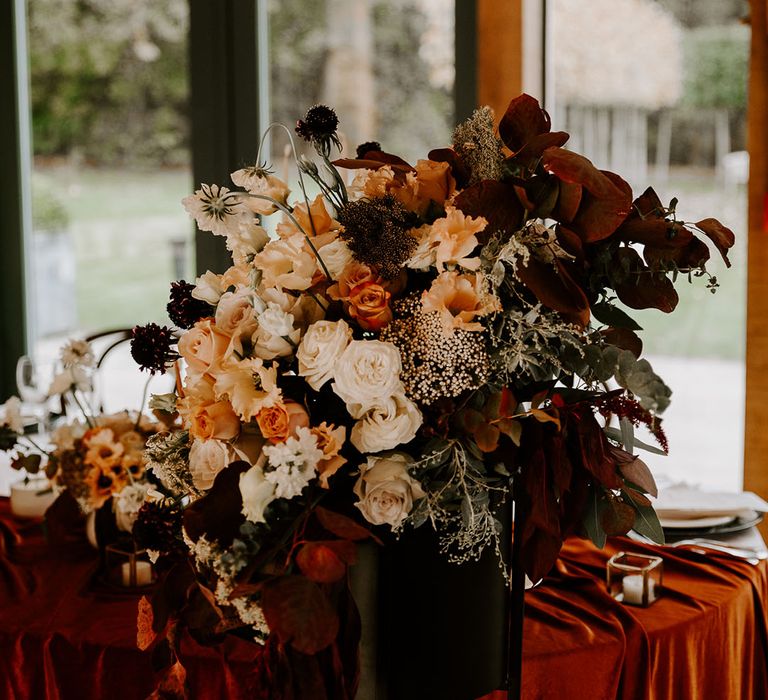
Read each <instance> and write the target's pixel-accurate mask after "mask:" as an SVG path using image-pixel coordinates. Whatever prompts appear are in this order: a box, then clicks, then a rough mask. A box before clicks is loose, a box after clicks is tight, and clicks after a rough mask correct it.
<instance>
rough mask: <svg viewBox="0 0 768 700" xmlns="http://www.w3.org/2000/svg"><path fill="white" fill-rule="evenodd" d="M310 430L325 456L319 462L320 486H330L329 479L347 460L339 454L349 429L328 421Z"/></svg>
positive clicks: (325, 487)
mask: <svg viewBox="0 0 768 700" xmlns="http://www.w3.org/2000/svg"><path fill="white" fill-rule="evenodd" d="M310 432H311V433H312V434H313V435H314V436H315V437H316V438H317V446H318V448H319V449H321V450H322V451H323V458H322V459H321V460H320V461H319V462H318V464H317V473H318V475H319V477H320V486H322V487H323V488H324V489H327V488H329V486H328V479H329V478H330V477H331V476H333V475H334V474H335V473H336V472H337V471H338V470H339V467H341V466H342V465H343V464H346V462H347V460H346V459H345V458H344V457H342V456H341V455H340V454H339V450H341V448H342V447H343V446H344V441H345V440H346V437H347V429H346V428H345V427H344V426H343V425H340V426H339V427H335V426H333V425H328V423H325V422H323V423H320V425H318V426H315V427H314V428H310Z"/></svg>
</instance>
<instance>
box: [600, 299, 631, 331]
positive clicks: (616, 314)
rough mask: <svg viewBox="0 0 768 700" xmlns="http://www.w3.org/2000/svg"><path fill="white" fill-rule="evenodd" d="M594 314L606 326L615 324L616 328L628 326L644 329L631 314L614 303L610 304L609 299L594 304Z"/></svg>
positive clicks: (629, 327)
mask: <svg viewBox="0 0 768 700" xmlns="http://www.w3.org/2000/svg"><path fill="white" fill-rule="evenodd" d="M591 309H592V315H593V316H594V317H595V318H596V319H597V320H598V321H600V323H604V324H605V325H606V326H614V327H615V328H628V329H629V330H631V331H641V330H643V329H642V328H641V327H640V326H639V325H638V323H637V321H635V320H634V319H633V318H632V317H631V316H630V315H629V314H627V313H626V312H624V311H622V310H621V309H619V308H617V307H616V306H614V305H613V304H609V303H608V302H607V301H602V302H600V303H598V304H593V305H592V307H591Z"/></svg>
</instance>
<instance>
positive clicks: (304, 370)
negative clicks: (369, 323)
mask: <svg viewBox="0 0 768 700" xmlns="http://www.w3.org/2000/svg"><path fill="white" fill-rule="evenodd" d="M350 340H352V329H351V328H350V327H349V325H347V322H346V321H318V322H317V323H313V324H312V325H311V326H310V327H309V329H308V330H307V332H306V334H305V335H304V338H303V339H302V341H301V343H300V345H299V349H298V350H297V351H296V357H297V359H298V360H299V376H301V377H304V379H306V380H307V384H309V386H311V387H312V388H313V389H314V390H315V391H319V390H320V387H322V386H323V384H325V383H326V382H327V381H329V380H330V379H333V370H334V367H335V365H336V361H337V360H338V359H339V358H340V357H341V354H342V353H343V352H344V350H345V349H346V348H347V345H349V342H350Z"/></svg>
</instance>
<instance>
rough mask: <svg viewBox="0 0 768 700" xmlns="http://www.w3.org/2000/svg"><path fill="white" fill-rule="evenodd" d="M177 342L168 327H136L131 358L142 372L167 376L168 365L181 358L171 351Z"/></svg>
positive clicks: (153, 324) (150, 324) (152, 325)
mask: <svg viewBox="0 0 768 700" xmlns="http://www.w3.org/2000/svg"><path fill="white" fill-rule="evenodd" d="M175 342H176V338H175V337H174V334H173V330H171V329H170V328H168V327H167V326H158V325H157V324H156V323H148V324H147V325H146V326H135V327H134V329H133V331H132V332H131V357H133V359H134V360H135V361H136V364H138V365H139V367H140V368H141V369H142V370H147V371H148V372H149V373H150V374H155V372H159V373H160V374H165V371H166V369H167V365H168V364H170V363H171V362H173V361H175V360H176V358H178V356H179V355H178V353H177V352H175V351H174V350H172V349H171V345H173V344H174V343H175Z"/></svg>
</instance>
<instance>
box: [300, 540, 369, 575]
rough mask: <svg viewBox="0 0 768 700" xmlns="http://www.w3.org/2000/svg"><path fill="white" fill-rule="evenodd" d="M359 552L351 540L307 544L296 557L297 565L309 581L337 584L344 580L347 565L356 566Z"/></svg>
mask: <svg viewBox="0 0 768 700" xmlns="http://www.w3.org/2000/svg"><path fill="white" fill-rule="evenodd" d="M356 557H357V550H356V548H355V544H354V542H352V541H350V540H335V541H328V542H307V543H305V544H304V545H303V546H302V547H301V549H299V553H298V554H297V555H296V563H297V564H298V565H299V568H300V569H301V573H303V574H304V575H305V576H306V577H307V578H308V579H310V580H311V581H317V582H318V583H335V582H336V581H340V580H341V579H343V578H344V576H345V575H346V573H347V565H348V564H354V563H355V560H356Z"/></svg>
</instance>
